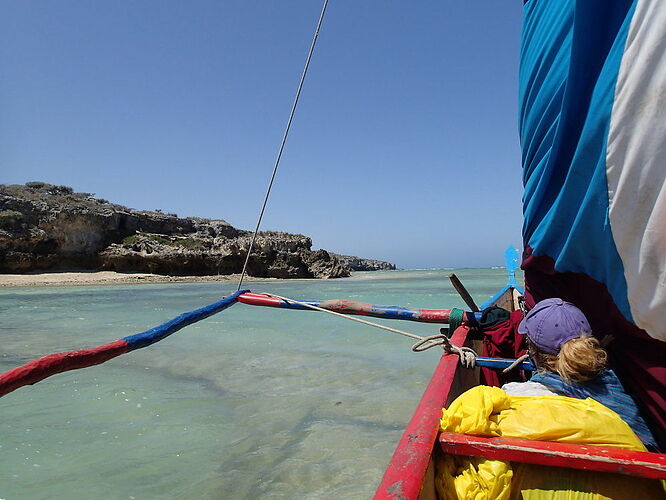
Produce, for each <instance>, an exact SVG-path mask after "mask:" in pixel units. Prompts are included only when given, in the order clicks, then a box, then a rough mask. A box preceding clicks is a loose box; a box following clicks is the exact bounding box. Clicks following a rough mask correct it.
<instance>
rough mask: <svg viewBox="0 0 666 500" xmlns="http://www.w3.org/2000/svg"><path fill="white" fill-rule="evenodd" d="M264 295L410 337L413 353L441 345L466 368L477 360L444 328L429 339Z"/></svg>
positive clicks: (295, 301) (471, 352)
mask: <svg viewBox="0 0 666 500" xmlns="http://www.w3.org/2000/svg"><path fill="white" fill-rule="evenodd" d="M264 295H267V296H269V297H275V298H276V299H280V300H283V301H285V302H292V303H294V304H298V305H301V306H303V307H308V308H310V309H314V310H315V311H322V312H325V313H328V314H332V315H334V316H338V317H340V318H345V319H348V320H351V321H356V322H357V323H361V324H363V325H368V326H374V327H375V328H381V329H382V330H386V331H389V332H392V333H397V334H399V335H403V336H405V337H410V338H412V339H417V340H418V342H417V343H416V344H414V345H413V346H412V351H414V352H421V351H425V350H427V349H430V348H431V347H435V346H437V345H441V346H442V347H443V348H444V350H445V351H446V352H447V353H449V354H451V353H455V354H457V355H458V356H459V357H460V362H461V363H462V365H463V366H465V367H466V368H473V367H474V365H475V364H476V358H477V354H476V352H474V350H473V349H471V348H469V347H458V346H456V345H453V344H452V343H451V341H450V340H449V338H448V337H447V336H446V335H445V333H444V332H445V331H446V330H445V329H444V328H442V333H440V334H439V335H432V336H430V337H421V336H420V335H416V334H414V333H409V332H405V331H403V330H398V329H397V328H391V327H390V326H385V325H380V324H379V323H373V322H372V321H367V320H365V319H360V318H354V317H353V316H348V315H346V314H342V313H339V312H336V311H329V310H328V309H324V308H323V307H318V306H315V305H312V304H308V303H307V302H301V301H300V300H294V299H288V298H286V297H282V296H280V295H275V294H274V293H265V294H264Z"/></svg>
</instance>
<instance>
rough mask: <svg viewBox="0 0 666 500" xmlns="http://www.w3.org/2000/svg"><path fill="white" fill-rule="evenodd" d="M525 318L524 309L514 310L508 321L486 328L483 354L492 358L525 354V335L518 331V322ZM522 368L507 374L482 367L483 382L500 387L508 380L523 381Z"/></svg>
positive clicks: (514, 356)
mask: <svg viewBox="0 0 666 500" xmlns="http://www.w3.org/2000/svg"><path fill="white" fill-rule="evenodd" d="M522 319H523V313H522V311H513V312H512V313H511V316H510V317H509V319H508V320H507V321H504V322H503V323H499V324H497V325H495V326H494V327H493V328H486V329H485V330H484V331H483V335H484V338H483V351H482V353H481V355H482V356H487V357H491V358H518V357H520V356H522V355H523V354H525V352H526V351H525V335H521V334H520V333H518V324H519V323H520V322H521V321H522ZM524 380H525V377H524V375H523V372H522V371H521V370H513V371H511V372H509V373H507V374H504V373H502V372H501V371H497V370H493V369H492V368H481V382H482V383H483V384H485V385H492V386H495V387H500V386H501V385H503V384H506V383H507V382H523V381H524Z"/></svg>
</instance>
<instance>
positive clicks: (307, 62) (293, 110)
mask: <svg viewBox="0 0 666 500" xmlns="http://www.w3.org/2000/svg"><path fill="white" fill-rule="evenodd" d="M327 5H328V0H324V5H323V6H322V8H321V14H320V15H319V21H318V22H317V28H316V29H315V33H314V36H313V37H312V44H311V45H310V51H309V52H308V57H307V59H306V60H305V67H304V68H303V74H302V75H301V81H300V82H299V84H298V89H297V90H296V97H294V103H293V104H292V105H291V113H289V120H287V126H286V128H285V130H284V135H283V136H282V142H281V143H280V149H279V150H278V154H277V157H276V158H275V166H274V167H273V174H272V175H271V180H270V182H269V183H268V189H267V190H266V196H264V203H263V205H262V206H261V211H260V212H259V219H257V227H256V228H255V229H254V234H253V235H252V241H251V242H250V247H249V248H248V249H247V255H246V256H245V263H244V264H243V271H242V272H241V277H240V280H238V288H237V289H236V290H237V291H238V290H240V289H241V286H243V279H244V278H245V271H246V270H247V264H248V262H249V261H250V254H251V253H252V247H253V246H254V242H255V240H256V239H257V233H258V232H259V225H260V224H261V219H263V217H264V210H266V204H267V203H268V197H269V196H270V194H271V189H272V187H273V181H274V180H275V174H276V173H277V169H278V166H279V165H280V159H281V158H282V151H283V150H284V145H285V143H286V142H287V136H288V135H289V129H290V128H291V122H292V120H293V119H294V114H295V113H296V106H297V105H298V99H299V98H300V96H301V89H303V82H305V75H307V73H308V67H309V66H310V60H311V59H312V54H313V53H314V48H315V44H316V43H317V38H318V37H319V30H320V28H321V23H322V21H323V20H324V13H325V12H326V6H327Z"/></svg>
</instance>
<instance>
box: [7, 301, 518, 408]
mask: <svg viewBox="0 0 666 500" xmlns="http://www.w3.org/2000/svg"><path fill="white" fill-rule="evenodd" d="M236 302H242V303H244V304H250V305H255V306H267V307H278V308H285V309H296V310H308V309H311V308H312V307H316V308H319V309H325V310H327V311H333V312H334V313H338V314H343V315H352V314H353V315H359V316H372V317H376V318H385V319H399V320H406V321H417V322H421V323H440V324H448V325H449V326H450V327H451V329H455V328H456V327H457V326H460V325H463V326H470V327H471V326H476V325H477V324H478V320H479V319H480V318H481V313H476V312H471V311H468V312H466V311H462V310H461V309H410V308H407V307H401V306H377V305H373V304H365V303H362V302H354V301H351V300H323V301H302V302H301V301H293V302H292V301H291V300H288V299H284V298H278V297H275V296H272V295H269V294H258V293H251V292H250V291H249V290H239V291H237V292H235V293H233V294H231V295H229V296H227V297H225V298H223V299H221V300H219V301H217V302H214V303H212V304H209V305H207V306H205V307H202V308H200V309H195V310H194V311H190V312H186V313H183V314H181V315H180V316H177V317H175V318H173V319H172V320H170V321H167V322H166V323H163V324H161V325H159V326H156V327H154V328H151V329H150V330H146V331H144V332H141V333H137V334H135V335H129V336H127V337H123V338H121V339H118V340H115V341H113V342H109V343H107V344H102V345H100V346H97V347H93V348H90V349H82V350H78V351H67V352H60V353H55V354H49V355H48V356H44V357H42V358H39V359H36V360H34V361H31V362H29V363H26V364H24V365H22V366H19V367H17V368H14V369H12V370H9V371H7V372H5V373H3V374H0V397H2V396H4V395H5V394H8V393H10V392H12V391H14V390H16V389H18V388H20V387H23V386H25V385H32V384H36V383H37V382H39V381H41V380H44V379H45V378H47V377H50V376H51V375H55V374H57V373H62V372H66V371H70V370H77V369H80V368H86V367H89V366H94V365H99V364H102V363H104V362H106V361H108V360H110V359H113V358H115V357H117V356H120V355H121V354H125V353H128V352H131V351H134V350H136V349H142V348H144V347H148V346H150V345H152V344H155V343H156V342H159V341H160V340H163V339H165V338H167V337H168V336H169V335H171V334H173V333H176V332H177V331H178V330H181V329H182V328H185V327H186V326H188V325H191V324H193V323H196V322H198V321H201V320H203V319H206V318H208V317H210V316H212V315H213V314H217V313H218V312H220V311H223V310H224V309H227V308H228V307H230V306H232V305H234V304H235V303H236ZM348 319H351V318H348ZM374 326H380V325H374ZM385 328H386V327H385ZM387 329H390V328H387ZM390 330H394V329H390ZM410 336H412V337H415V338H418V339H421V340H427V339H424V338H423V337H418V336H415V335H410ZM433 345H436V344H433ZM456 347H458V346H456ZM459 347H460V348H462V346H459ZM415 350H416V349H415ZM513 361H515V360H501V359H493V360H490V359H489V358H481V357H477V358H476V364H477V365H480V366H489V367H498V368H504V367H506V366H508V365H510V364H511V363H512V362H513ZM522 368H523V369H530V367H529V365H528V364H526V363H524V364H523V366H522Z"/></svg>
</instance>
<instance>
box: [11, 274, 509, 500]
mask: <svg viewBox="0 0 666 500" xmlns="http://www.w3.org/2000/svg"><path fill="white" fill-rule="evenodd" d="M452 272H455V273H456V274H457V276H458V277H459V278H460V279H461V281H462V282H463V283H464V284H465V286H466V287H467V288H468V290H469V291H470V293H471V295H472V296H473V297H474V299H475V300H476V301H477V303H479V305H481V304H482V303H484V302H485V301H486V300H488V299H489V298H490V297H491V296H493V295H494V293H495V292H496V291H498V290H499V289H500V288H501V287H503V286H504V285H505V284H506V282H507V276H506V270H505V269H503V268H492V269H490V268H489V269H456V270H450V269H449V270H447V269H440V270H401V271H385V272H384V271H381V272H364V273H357V274H355V275H354V276H352V277H351V278H345V279H336V280H323V281H319V280H280V281H259V282H250V283H246V285H247V288H249V289H251V290H252V291H253V292H270V293H275V294H278V295H281V296H285V297H289V298H293V299H303V300H325V299H350V300H357V301H362V302H369V303H373V304H378V305H402V306H406V307H413V308H429V309H437V308H451V307H460V308H464V303H463V301H462V300H461V299H460V297H459V296H458V294H457V293H456V292H455V290H454V289H453V287H452V286H451V284H450V281H449V279H448V276H449V274H451V273H452ZM520 279H521V277H519V282H520ZM233 291H235V284H234V283H231V282H230V283H219V282H217V283H179V284H159V285H155V284H150V285H149V284H145V285H107V286H77V287H71V286H70V287H19V288H5V289H0V318H1V321H0V339H1V342H2V348H1V349H0V351H1V355H0V356H1V357H0V371H2V372H4V371H6V370H9V369H11V368H14V367H16V366H19V365H21V364H23V363H26V362H28V361H30V360H33V359H36V358H38V357H40V356H43V355H46V354H49V353H53V352H61V351H69V350H76V349H82V348H87V347H93V346H96V345H99V344H103V343H106V342H109V341H112V340H116V339H118V338H121V337H124V336H127V335H130V334H133V333H138V332H141V331H144V330H146V329H148V328H151V327H153V326H156V325H158V324H160V323H163V322H164V321H167V320H169V319H171V318H173V317H175V316H177V315H179V314H181V313H183V312H186V311H190V310H192V309H196V308H199V307H201V306H203V305H206V304H209V303H212V302H215V301H217V300H219V299H220V298H221V297H222V296H223V295H227V294H229V293H231V292H233ZM377 322H380V323H384V324H388V325H390V326H393V327H395V328H400V329H402V330H405V331H407V332H410V333H415V334H417V335H422V336H426V335H433V334H436V333H438V331H439V328H440V326H439V325H432V324H420V323H414V322H408V321H391V320H377ZM412 343H413V340H411V339H409V338H406V337H403V336H400V335H396V334H394V333H390V332H387V331H384V330H379V329H376V328H372V327H369V326H365V325H360V324H357V323H355V322H352V321H348V320H345V319H342V318H338V317H334V316H333V315H330V314H325V313H321V312H315V311H290V310H282V309H273V308H263V307H254V306H249V305H245V304H236V305H234V306H233V307H230V308H229V309H227V310H225V311H223V312H221V313H219V314H217V315H215V316H212V317H210V318H208V319H206V320H204V321H201V322H199V323H196V324H194V325H191V326H189V327H187V328H185V329H183V330H181V331H179V332H177V333H176V334H174V335H172V336H171V337H169V338H168V339H165V340H163V341H161V342H159V343H157V344H154V345H152V346H150V347H147V348H145V349H141V350H138V351H134V352H132V353H129V354H125V355H122V356H120V357H117V358H115V359H113V360H111V361H108V362H107V363H105V364H103V365H99V366H96V367H91V368H86V369H82V370H77V371H71V372H67V373H63V374H59V375H55V376H53V377H51V378H48V379H46V380H44V381H42V382H40V383H38V384H36V385H34V386H27V387H23V388H20V389H18V390H16V391H15V392H12V393H10V394H8V395H6V396H4V397H2V398H0V415H1V418H0V499H3V500H22V499H26V500H35V499H63V500H64V499H67V500H70V499H94V498H100V499H105V500H112V499H124V500H127V499H130V500H131V499H192V498H197V499H255V498H262V499H263V498H268V499H292V498H299V499H300V498H305V499H320V498H321V499H323V498H327V499H330V498H344V499H346V498H349V499H356V498H369V497H371V496H372V494H373V492H374V491H375V489H376V487H377V485H378V483H379V481H380V480H381V477H382V474H383V471H384V469H385V467H386V465H387V463H388V461H389V459H390V457H391V455H392V453H393V451H394V449H395V446H396V443H397V442H398V440H399V438H400V436H401V434H402V431H403V429H404V427H405V425H406V423H407V422H408V420H409V418H410V416H411V414H412V412H413V411H414V408H415V407H416V405H417V403H418V401H419V399H420V397H421V395H422V392H423V390H424V388H425V386H426V384H427V382H428V380H429V378H430V376H431V374H432V371H433V369H434V368H435V365H436V363H437V361H438V359H439V356H440V355H441V350H439V352H438V351H437V349H431V350H430V351H426V352H423V353H414V352H412V351H411V349H410V347H411V345H412Z"/></svg>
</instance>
